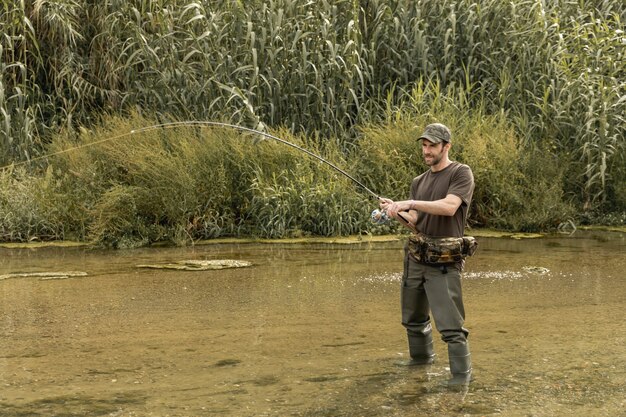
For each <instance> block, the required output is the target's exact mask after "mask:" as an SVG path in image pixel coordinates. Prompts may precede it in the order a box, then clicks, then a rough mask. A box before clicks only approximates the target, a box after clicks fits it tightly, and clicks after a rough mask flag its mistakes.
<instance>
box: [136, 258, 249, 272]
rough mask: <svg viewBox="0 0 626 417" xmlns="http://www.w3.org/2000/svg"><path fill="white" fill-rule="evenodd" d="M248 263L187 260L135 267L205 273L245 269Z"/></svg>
mask: <svg viewBox="0 0 626 417" xmlns="http://www.w3.org/2000/svg"><path fill="white" fill-rule="evenodd" d="M251 265H252V263H250V262H248V261H238V260H234V259H214V260H209V261H202V260H189V261H177V262H168V263H162V264H151V265H137V268H153V269H177V270H181V271H207V270H211V269H226V268H245V267H247V266H251Z"/></svg>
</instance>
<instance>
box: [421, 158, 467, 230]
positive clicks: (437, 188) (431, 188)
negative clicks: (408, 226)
mask: <svg viewBox="0 0 626 417" xmlns="http://www.w3.org/2000/svg"><path fill="white" fill-rule="evenodd" d="M473 193H474V175H473V174H472V170H471V169H470V167H469V166H467V165H464V164H461V163H459V162H452V163H451V164H450V165H448V166H447V167H445V168H444V169H442V170H441V171H437V172H433V171H431V170H428V171H426V172H424V173H423V174H421V175H420V176H418V177H416V178H415V179H414V180H413V183H412V184H411V197H410V198H411V200H423V201H435V200H441V199H443V198H446V196H447V195H448V194H454V195H456V196H458V197H459V198H460V199H461V200H462V203H461V205H460V206H459V208H458V210H457V211H456V213H454V216H438V215H434V214H428V213H424V212H421V211H418V212H417V223H416V225H415V226H416V228H417V230H418V231H419V232H422V233H424V234H426V235H428V236H436V237H462V236H463V231H464V229H465V224H466V222H467V212H468V210H469V206H470V203H471V202H472V194H473Z"/></svg>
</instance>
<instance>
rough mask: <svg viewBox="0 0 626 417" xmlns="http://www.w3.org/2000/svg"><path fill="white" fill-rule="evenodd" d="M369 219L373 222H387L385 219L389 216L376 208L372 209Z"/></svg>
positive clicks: (387, 219)
mask: <svg viewBox="0 0 626 417" xmlns="http://www.w3.org/2000/svg"><path fill="white" fill-rule="evenodd" d="M370 219H371V220H372V223H374V224H385V223H387V221H389V216H388V215H387V212H386V211H384V210H379V209H376V210H374V211H372V215H371V216H370Z"/></svg>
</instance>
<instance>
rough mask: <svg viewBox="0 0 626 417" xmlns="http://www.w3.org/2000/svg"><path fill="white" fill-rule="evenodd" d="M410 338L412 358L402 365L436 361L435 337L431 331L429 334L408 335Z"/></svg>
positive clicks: (425, 363) (426, 363) (424, 363)
mask: <svg viewBox="0 0 626 417" xmlns="http://www.w3.org/2000/svg"><path fill="white" fill-rule="evenodd" d="M408 338H409V355H411V359H409V360H408V361H405V362H402V363H401V364H400V365H404V366H416V365H430V364H431V363H433V362H434V361H435V351H434V350H433V337H432V335H431V334H430V333H429V334H427V335H419V336H416V335H411V334H409V335H408Z"/></svg>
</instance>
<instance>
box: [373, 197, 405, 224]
mask: <svg viewBox="0 0 626 417" xmlns="http://www.w3.org/2000/svg"><path fill="white" fill-rule="evenodd" d="M411 203H412V201H410V200H407V201H393V200H390V199H388V198H383V197H381V198H380V208H381V210H385V211H386V212H387V215H388V216H390V217H393V218H394V219H396V220H400V218H399V217H401V216H398V213H400V212H401V211H409V210H411ZM405 221H406V220H405Z"/></svg>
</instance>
